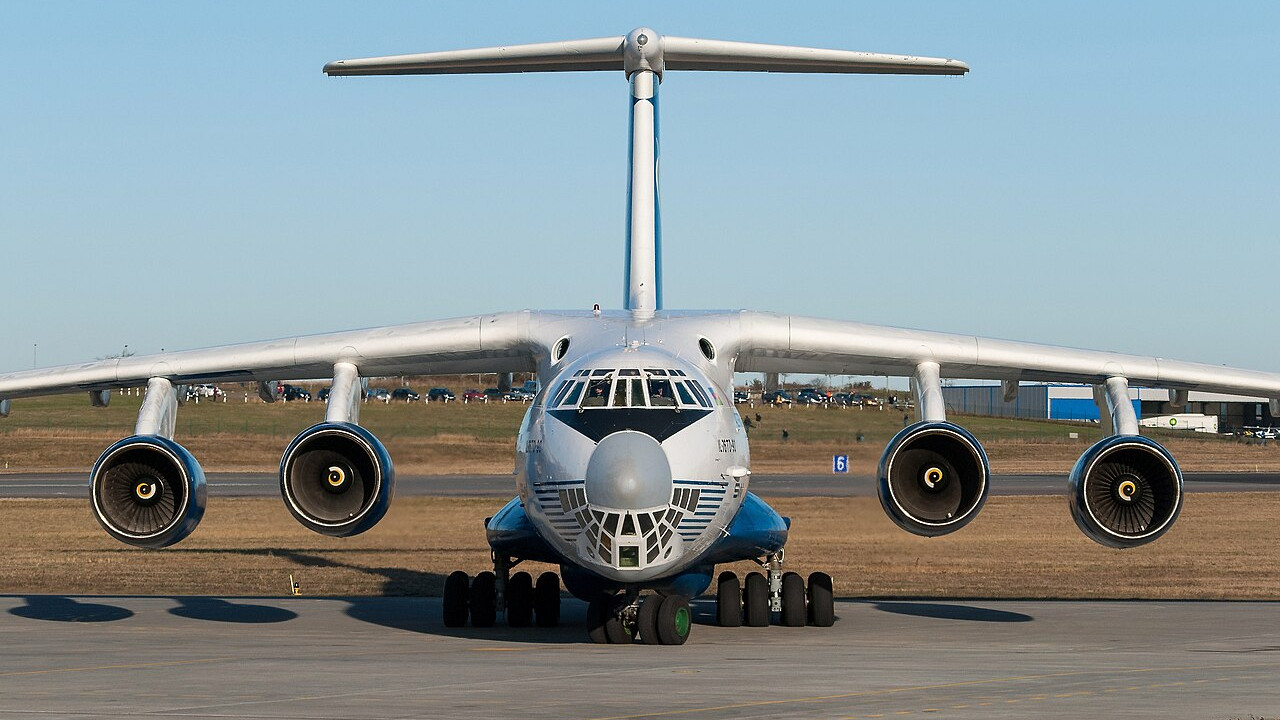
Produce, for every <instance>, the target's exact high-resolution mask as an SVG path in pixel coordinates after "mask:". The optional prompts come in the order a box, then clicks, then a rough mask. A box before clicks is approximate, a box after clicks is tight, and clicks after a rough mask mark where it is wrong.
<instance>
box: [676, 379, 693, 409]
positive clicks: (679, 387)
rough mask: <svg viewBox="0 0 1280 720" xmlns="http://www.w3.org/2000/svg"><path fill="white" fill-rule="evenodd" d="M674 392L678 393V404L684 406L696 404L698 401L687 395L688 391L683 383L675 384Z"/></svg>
mask: <svg viewBox="0 0 1280 720" xmlns="http://www.w3.org/2000/svg"><path fill="white" fill-rule="evenodd" d="M676 392H678V393H680V402H682V403H684V404H685V405H697V404H698V401H697V400H694V399H693V395H691V394H689V389H688V388H686V387H685V386H684V383H682V382H678V383H676Z"/></svg>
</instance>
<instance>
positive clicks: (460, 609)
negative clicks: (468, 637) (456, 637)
mask: <svg viewBox="0 0 1280 720" xmlns="http://www.w3.org/2000/svg"><path fill="white" fill-rule="evenodd" d="M470 587H471V578H470V577H468V576H467V574H466V573H464V572H462V571H461V570H454V571H453V572H451V573H449V577H447V578H445V581H444V602H443V603H442V605H443V606H444V626H445V627H451V628H457V627H462V626H464V625H466V624H467V596H468V595H469V594H470V592H471V591H470Z"/></svg>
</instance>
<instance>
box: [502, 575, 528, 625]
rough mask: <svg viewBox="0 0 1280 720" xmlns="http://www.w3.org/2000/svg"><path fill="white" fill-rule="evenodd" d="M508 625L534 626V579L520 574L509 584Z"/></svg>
mask: <svg viewBox="0 0 1280 720" xmlns="http://www.w3.org/2000/svg"><path fill="white" fill-rule="evenodd" d="M507 624H508V625H510V626H511V627H529V626H530V625H532V624H533V577H532V576H530V575H529V573H527V572H518V573H516V574H515V575H512V576H511V580H510V581H509V582H508V583H507Z"/></svg>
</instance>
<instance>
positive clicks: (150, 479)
mask: <svg viewBox="0 0 1280 720" xmlns="http://www.w3.org/2000/svg"><path fill="white" fill-rule="evenodd" d="M89 499H90V503H91V504H92V506H93V516H94V517H95V518H97V519H98V523H99V524H101V525H102V528H103V529H104V530H106V531H107V533H109V534H110V535H111V537H114V538H115V539H117V540H119V541H120V542H123V543H128V544H130V545H136V546H138V547H145V548H162V547H167V546H169V545H172V544H174V543H176V542H178V541H179V540H181V539H183V538H185V537H186V536H188V535H190V534H191V531H193V530H195V529H196V525H198V524H200V519H201V518H203V517H204V504H205V481H204V470H202V469H201V468H200V464H199V463H197V462H196V459H195V457H193V456H192V455H191V453H190V452H188V451H187V449H186V448H184V447H182V446H181V445H179V444H178V443H176V442H174V441H172V440H170V439H168V438H164V437H160V436H159V435H134V436H132V437H127V438H125V439H123V440H121V441H120V442H118V443H116V444H114V445H112V446H111V447H109V448H107V449H106V450H105V451H104V452H103V453H102V455H101V456H100V457H99V458H98V462H96V463H94V465H93V471H92V472H91V473H90V474H89Z"/></svg>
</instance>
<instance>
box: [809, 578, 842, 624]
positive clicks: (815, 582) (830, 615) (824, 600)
mask: <svg viewBox="0 0 1280 720" xmlns="http://www.w3.org/2000/svg"><path fill="white" fill-rule="evenodd" d="M809 622H810V623H812V624H813V625H815V626H816V627H831V626H832V625H835V624H836V600H835V591H834V589H833V583H832V582H831V576H830V575H828V574H826V573H824V572H816V573H813V574H811V575H810V576H809Z"/></svg>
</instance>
